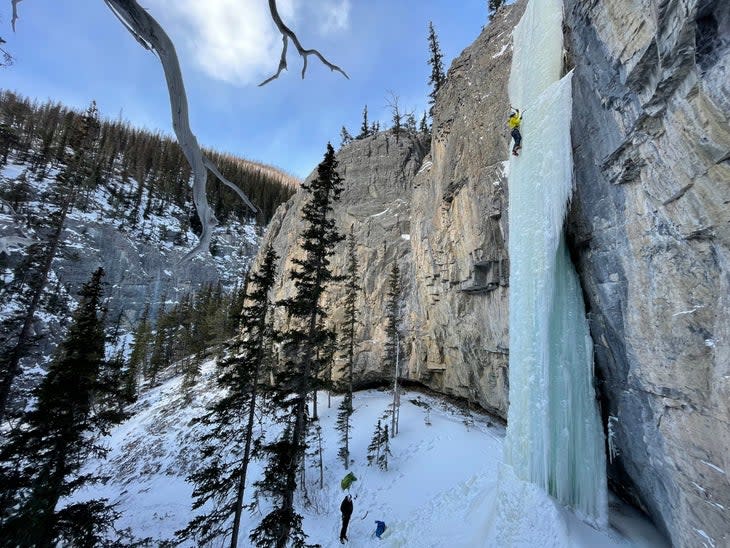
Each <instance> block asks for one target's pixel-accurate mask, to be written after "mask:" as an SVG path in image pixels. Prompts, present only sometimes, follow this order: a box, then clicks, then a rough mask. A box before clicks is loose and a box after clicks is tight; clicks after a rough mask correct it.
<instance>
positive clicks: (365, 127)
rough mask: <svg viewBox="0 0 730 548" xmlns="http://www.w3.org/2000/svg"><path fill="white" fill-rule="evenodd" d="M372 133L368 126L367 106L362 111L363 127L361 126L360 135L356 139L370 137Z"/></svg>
mask: <svg viewBox="0 0 730 548" xmlns="http://www.w3.org/2000/svg"><path fill="white" fill-rule="evenodd" d="M370 133H371V129H370V126H369V125H368V106H367V105H365V108H364V109H363V110H362V125H361V126H360V133H358V135H357V137H355V139H364V138H365V137H367V136H368V135H370Z"/></svg>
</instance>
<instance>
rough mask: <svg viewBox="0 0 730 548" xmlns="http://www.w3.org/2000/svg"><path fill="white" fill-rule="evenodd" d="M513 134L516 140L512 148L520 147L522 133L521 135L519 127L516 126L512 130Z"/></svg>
mask: <svg viewBox="0 0 730 548" xmlns="http://www.w3.org/2000/svg"><path fill="white" fill-rule="evenodd" d="M511 135H512V138H513V139H514V140H515V146H514V147H512V148H513V149H515V148H520V146H521V145H520V143H521V142H522V135H520V130H519V129H517V128H514V129H513V130H512V133H511Z"/></svg>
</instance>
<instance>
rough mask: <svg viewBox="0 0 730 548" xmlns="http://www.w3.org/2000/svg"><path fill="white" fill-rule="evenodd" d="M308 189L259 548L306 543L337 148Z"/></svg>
mask: <svg viewBox="0 0 730 548" xmlns="http://www.w3.org/2000/svg"><path fill="white" fill-rule="evenodd" d="M302 188H303V189H304V190H306V191H307V193H308V194H309V200H308V201H307V203H306V204H305V205H304V207H303V208H302V218H303V220H304V230H303V232H302V234H301V236H300V242H301V247H302V250H303V251H304V257H303V258H301V259H294V261H293V262H294V264H295V269H294V270H292V271H291V272H290V276H291V278H292V280H293V281H294V287H295V293H294V296H293V297H291V298H290V299H286V300H284V301H282V302H281V303H280V304H282V305H283V306H284V307H285V309H286V311H287V313H288V315H289V317H290V327H289V330H288V331H287V332H286V333H284V334H283V337H282V339H283V345H284V349H283V351H284V358H285V364H284V367H283V369H282V370H281V371H279V372H278V373H277V375H276V383H275V385H276V392H275V393H274V394H273V396H272V402H273V403H275V404H276V405H277V407H278V410H279V414H280V417H281V418H282V419H281V420H282V421H283V422H284V428H283V432H282V434H281V436H280V437H279V438H278V439H277V440H276V441H274V442H273V443H269V444H266V445H265V446H264V451H265V453H266V454H267V455H268V457H269V460H268V464H267V466H266V469H265V471H264V477H263V478H262V480H261V481H259V482H257V483H256V486H257V489H258V490H259V491H260V492H261V493H263V494H266V495H269V496H270V497H271V499H272V500H273V503H274V508H273V510H272V511H271V512H270V513H269V514H268V515H266V516H265V517H264V519H263V520H262V522H261V523H260V524H259V526H258V527H256V529H254V531H252V533H251V535H250V537H249V538H250V539H251V542H252V543H254V544H255V545H256V546H258V547H272V546H276V547H277V548H284V547H285V546H287V545H288V544H289V543H291V545H292V546H296V547H301V546H304V544H305V539H306V535H305V534H304V532H303V531H302V528H301V522H302V518H301V516H300V515H299V514H298V513H297V512H296V511H295V510H294V493H295V491H296V487H297V472H298V471H299V469H300V467H301V466H302V465H303V459H304V455H305V452H306V438H307V430H308V426H309V422H310V421H309V417H308V414H307V399H308V397H309V396H310V395H311V393H312V391H313V390H314V389H316V387H317V386H318V380H317V374H318V371H316V370H313V369H316V366H315V365H314V364H313V362H314V361H315V357H316V356H317V352H318V350H322V349H323V346H324V344H325V343H326V342H327V339H328V338H329V334H328V333H327V330H326V329H323V321H324V318H325V317H326V311H325V309H324V307H323V305H322V303H321V300H322V299H321V297H322V294H323V293H324V291H325V289H326V287H327V285H328V284H329V283H330V282H332V281H335V280H336V279H337V277H336V276H335V275H334V274H333V273H332V271H331V269H330V260H329V257H330V256H331V255H333V253H334V246H335V245H336V244H337V243H338V242H340V241H341V240H342V239H343V237H342V236H341V235H340V233H339V232H338V231H337V228H336V226H335V222H334V220H333V219H331V218H330V217H331V211H332V204H333V202H334V201H336V200H338V199H339V197H340V193H341V192H342V178H341V177H340V175H339V174H338V173H337V160H336V158H335V151H334V149H333V148H332V145H331V144H329V143H328V144H327V152H326V153H325V155H324V159H323V160H322V162H321V163H320V164H319V166H318V168H317V177H316V178H315V179H314V180H313V181H312V182H310V183H307V184H304V185H302Z"/></svg>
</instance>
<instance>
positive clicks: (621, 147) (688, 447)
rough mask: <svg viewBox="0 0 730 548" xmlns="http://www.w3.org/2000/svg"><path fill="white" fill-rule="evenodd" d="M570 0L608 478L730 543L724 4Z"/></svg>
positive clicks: (582, 218) (577, 242)
mask: <svg viewBox="0 0 730 548" xmlns="http://www.w3.org/2000/svg"><path fill="white" fill-rule="evenodd" d="M565 7H566V18H567V21H566V23H567V25H568V27H569V28H568V31H569V34H568V37H569V41H568V43H569V45H570V48H571V49H572V53H573V55H572V58H573V59H574V61H575V64H576V72H575V78H574V79H573V82H574V116H573V143H574V150H575V179H576V194H575V196H574V201H573V211H572V213H571V216H570V219H569V222H570V230H571V233H572V239H573V244H574V245H573V247H574V249H573V251H574V257H575V259H576V262H577V267H578V269H579V272H580V276H581V279H582V283H583V287H584V291H585V294H586V297H587V306H588V308H589V317H590V321H591V329H592V334H593V338H594V341H595V348H596V365H597V369H598V374H599V376H600V377H601V378H600V382H599V386H600V391H601V395H602V398H603V407H604V408H603V412H604V419H605V420H606V421H607V422H608V421H609V420H610V422H611V430H612V432H613V434H614V439H613V444H614V445H615V447H616V450H617V452H618V455H617V456H616V458H615V459H614V460H613V464H612V465H611V469H610V473H611V477H612V479H613V481H614V486H615V487H617V488H618V489H622V490H623V491H624V492H629V493H631V495H633V496H634V498H635V500H637V501H638V502H639V503H640V504H641V505H643V506H644V507H645V508H646V509H647V510H648V511H649V513H650V514H651V515H652V517H653V518H654V519H655V521H656V522H657V523H658V525H659V526H660V527H662V528H663V529H664V530H665V531H666V532H667V534H668V535H669V536H670V538H671V539H672V541H673V543H674V544H676V545H677V546H728V545H729V544H730V517H729V516H730V513H729V512H730V483H729V481H728V473H730V279H729V275H730V274H729V270H728V267H729V262H728V259H729V258H730V249H729V246H730V224H729V223H730V127H729V126H728V121H729V120H728V117H729V116H730V72H729V69H730V3H728V2H727V1H725V0H717V1H694V0H687V1H681V2H662V1H657V0H633V1H629V0H625V1H621V2H616V1H614V2H599V1H583V0H566V2H565ZM526 146H527V145H526ZM609 416H610V418H609Z"/></svg>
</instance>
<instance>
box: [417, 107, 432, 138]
mask: <svg viewBox="0 0 730 548" xmlns="http://www.w3.org/2000/svg"><path fill="white" fill-rule="evenodd" d="M418 131H420V132H421V133H423V134H424V135H428V134H429V132H430V129H429V127H428V116H426V113H425V112H424V113H423V116H422V117H421V123H420V124H419V125H418Z"/></svg>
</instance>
